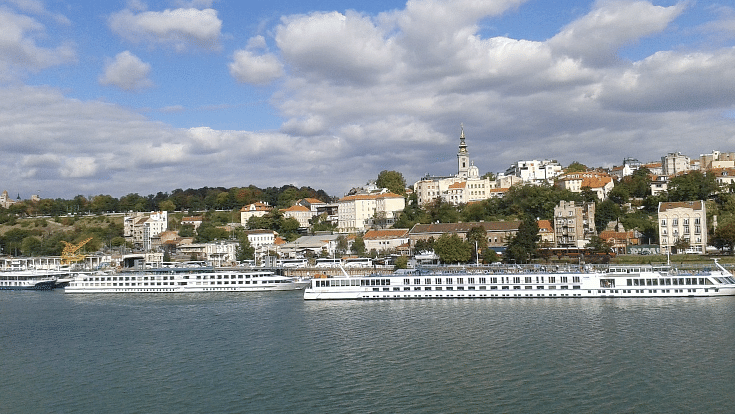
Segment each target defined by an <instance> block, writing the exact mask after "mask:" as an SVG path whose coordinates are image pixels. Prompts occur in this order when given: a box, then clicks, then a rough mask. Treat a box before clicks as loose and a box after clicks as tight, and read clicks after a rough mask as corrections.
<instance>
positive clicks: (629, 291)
mask: <svg viewBox="0 0 735 414" xmlns="http://www.w3.org/2000/svg"><path fill="white" fill-rule="evenodd" d="M714 289H715V292H717V288H714ZM702 290H704V291H705V292H709V289H702ZM696 291H697V289H673V292H674V293H684V292H688V293H695V292H696ZM620 292H623V293H671V292H672V289H648V291H647V292H646V289H621V290H620ZM587 293H592V291H591V290H588V291H587ZM598 293H600V294H603V295H605V294H607V293H618V289H611V290H610V291H606V290H600V291H599V292H598Z"/></svg>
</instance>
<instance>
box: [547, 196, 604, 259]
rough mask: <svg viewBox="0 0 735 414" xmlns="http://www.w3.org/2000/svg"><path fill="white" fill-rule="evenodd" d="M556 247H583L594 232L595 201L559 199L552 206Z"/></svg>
mask: <svg viewBox="0 0 735 414" xmlns="http://www.w3.org/2000/svg"><path fill="white" fill-rule="evenodd" d="M554 234H555V239H556V247H576V248H583V247H585V246H586V245H587V243H588V242H589V239H590V237H591V236H593V235H594V234H595V203H575V202H574V201H564V200H562V201H560V202H559V205H558V206H556V207H554Z"/></svg>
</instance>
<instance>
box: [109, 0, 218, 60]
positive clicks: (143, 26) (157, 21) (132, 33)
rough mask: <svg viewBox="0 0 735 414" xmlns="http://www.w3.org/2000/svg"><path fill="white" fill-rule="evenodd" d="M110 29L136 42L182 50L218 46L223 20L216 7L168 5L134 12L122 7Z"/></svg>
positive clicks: (110, 22) (210, 48) (212, 48)
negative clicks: (165, 8) (167, 6)
mask: <svg viewBox="0 0 735 414" xmlns="http://www.w3.org/2000/svg"><path fill="white" fill-rule="evenodd" d="M109 25H110V29H112V31H113V32H115V33H117V34H118V35H120V36H121V37H122V38H124V39H126V40H128V41H130V42H133V43H148V44H150V45H165V46H170V47H173V48H174V49H175V50H176V51H179V52H183V51H186V50H189V49H191V48H200V49H205V50H219V49H220V48H221V45H220V37H221V30H222V20H220V19H219V17H217V11H216V10H214V9H204V10H198V9H195V8H188V9H173V10H170V9H167V10H164V11H161V12H155V11H143V12H140V13H133V12H132V11H130V10H127V9H126V10H122V11H120V12H117V13H114V14H113V15H112V16H110V19H109Z"/></svg>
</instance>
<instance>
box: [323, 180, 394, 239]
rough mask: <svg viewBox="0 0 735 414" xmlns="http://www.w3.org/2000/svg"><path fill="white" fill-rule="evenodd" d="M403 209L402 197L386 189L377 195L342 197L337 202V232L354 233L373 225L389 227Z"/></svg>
mask: <svg viewBox="0 0 735 414" xmlns="http://www.w3.org/2000/svg"><path fill="white" fill-rule="evenodd" d="M405 207H406V199H405V198H403V196H401V195H398V194H394V193H391V192H388V191H387V190H386V189H383V191H382V192H380V193H377V194H356V195H350V196H346V197H343V198H341V199H340V200H339V201H338V202H337V215H338V217H339V218H338V225H337V230H338V231H339V232H341V233H356V232H361V231H365V230H367V229H369V228H370V227H372V226H373V224H375V225H377V226H381V227H389V226H391V225H393V223H394V222H395V220H396V219H397V218H398V216H399V215H400V214H401V212H403V209H404V208H405Z"/></svg>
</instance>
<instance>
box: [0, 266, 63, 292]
mask: <svg viewBox="0 0 735 414" xmlns="http://www.w3.org/2000/svg"><path fill="white" fill-rule="evenodd" d="M68 277H69V272H67V271H61V270H33V269H27V270H13V271H5V272H0V290H51V289H54V288H56V287H59V285H60V283H62V282H64V281H65V280H68Z"/></svg>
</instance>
